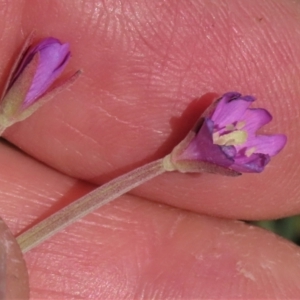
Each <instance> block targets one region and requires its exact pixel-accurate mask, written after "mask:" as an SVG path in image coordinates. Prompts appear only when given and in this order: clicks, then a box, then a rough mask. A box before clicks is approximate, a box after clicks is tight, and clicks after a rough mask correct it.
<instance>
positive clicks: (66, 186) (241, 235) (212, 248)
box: [0, 145, 300, 299]
mask: <svg viewBox="0 0 300 300" xmlns="http://www.w3.org/2000/svg"><path fill="white" fill-rule="evenodd" d="M0 154H1V155H0V163H1V166H2V170H3V171H2V172H1V174H0V182H1V191H0V204H1V214H2V215H3V217H4V218H5V220H6V221H7V223H8V224H9V225H10V227H11V229H12V230H13V231H14V232H18V231H20V229H23V228H24V227H25V226H27V225H30V224H31V223H32V222H33V221H34V220H35V219H36V216H40V217H43V216H45V215H47V214H48V213H49V212H50V211H51V210H56V209H58V208H59V207H60V206H62V205H63V203H64V202H67V201H72V200H73V198H74V199H75V198H76V197H78V196H79V195H80V194H81V193H83V192H86V191H84V190H88V189H90V188H91V186H88V185H84V184H80V183H78V182H77V181H76V180H74V179H72V178H68V177H67V176H64V175H61V174H59V173H58V172H56V171H54V170H51V169H49V168H47V167H45V166H44V165H42V164H40V163H38V162H36V161H35V160H33V159H31V158H29V157H28V156H25V155H24V154H21V153H19V152H17V151H15V150H12V149H11V148H7V147H5V146H3V145H0ZM8 162H10V163H8ZM29 170H30V172H29ZM25 176H26V177H27V180H25V179H24V177H25ZM2 209H3V211H2ZM21 212H22V213H21ZM299 254H300V252H299V249H298V248H297V247H296V246H295V245H293V244H291V243H289V242H287V241H285V240H283V239H281V238H278V237H276V236H275V235H273V234H271V233H268V232H266V231H264V230H261V229H258V228H255V227H250V226H248V225H245V224H243V223H242V222H238V221H230V220H222V219H216V218H212V217H204V216H198V215H196V214H193V213H190V212H187V211H181V210H179V209H174V208H171V207H168V206H163V205H158V204H155V203H153V202H150V201H146V200H144V199H141V198H137V197H133V196H123V197H121V198H120V199H119V200H116V201H115V202H113V203H111V204H109V205H107V206H105V207H103V208H102V209H99V210H98V211H97V212H95V213H93V214H90V215H89V216H87V217H85V218H84V219H82V220H81V221H79V222H77V223H75V224H73V225H71V226H70V227H68V228H67V229H66V230H64V231H63V232H61V233H59V234H57V235H55V236H54V237H52V238H51V239H50V240H49V241H46V242H45V243H44V244H42V245H40V246H39V247H38V248H36V249H35V250H32V251H30V252H29V253H28V254H26V255H25V258H26V261H27V266H28V268H29V275H30V276H29V277H30V286H31V298H32V299H74V298H79V299H86V298H91V299H123V298H128V299H143V298H145V299H150V298H162V299H169V298H172V299H198V298H201V299H220V298H222V299H251V298H253V299H257V298H260V299H273V298H276V297H277V298H279V299H293V298H296V297H297V296H298V295H299V292H300V291H299V284H298V280H297V278H299V275H300V274H299V272H300V270H299V267H298V266H299V263H300V261H299V260H300V255H299Z"/></svg>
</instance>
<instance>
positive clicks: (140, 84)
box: [5, 0, 300, 219]
mask: <svg viewBox="0 0 300 300" xmlns="http://www.w3.org/2000/svg"><path fill="white" fill-rule="evenodd" d="M33 3H36V5H32V3H31V4H30V5H25V7H24V19H23V24H22V25H23V27H24V28H25V30H26V31H27V32H28V31H30V30H31V29H32V28H39V34H40V35H41V36H44V35H48V34H50V35H54V36H58V37H60V38H61V39H62V40H66V41H69V42H70V43H71V45H72V50H73V61H72V63H71V65H70V68H82V69H83V70H84V75H83V76H82V78H81V80H80V81H78V83H77V84H76V86H74V87H72V90H71V91H66V92H65V93H63V94H61V95H60V96H58V97H57V99H55V100H54V101H53V102H51V103H49V105H47V106H45V107H44V108H43V109H41V110H40V111H39V112H38V113H36V114H35V115H34V116H32V117H31V118H30V119H28V120H27V121H25V122H23V123H20V124H18V125H16V126H14V127H13V128H12V129H10V130H8V131H7V133H6V135H5V136H6V137H7V138H8V139H9V140H10V141H12V142H13V143H15V144H16V145H18V146H19V147H21V148H22V149H24V150H25V151H26V152H28V153H30V154H31V155H33V156H35V157H36V158H38V159H40V160H42V161H44V162H46V163H47V164H49V165H50V166H52V167H54V168H56V169H58V170H61V171H63V172H64V173H67V174H69V175H72V176H75V177H78V178H82V179H85V180H89V181H92V182H95V183H98V184H100V183H103V182H106V181H108V180H109V179H112V178H113V177H115V176H117V175H119V174H121V173H123V172H125V171H128V170H129V169H132V168H134V167H136V166H139V165H141V164H143V163H145V162H147V161H150V160H153V159H155V158H159V157H161V156H163V155H165V154H167V153H168V152H169V151H170V150H171V149H172V147H173V146H175V145H176V143H177V142H179V141H180V139H181V138H182V137H184V135H185V134H186V133H187V131H188V129H189V128H190V126H191V125H192V124H193V122H194V121H195V119H196V118H197V117H198V116H197V114H195V108H196V107H198V104H197V103H196V104H195V103H193V104H191V103H192V102H193V100H194V99H196V98H199V97H201V95H205V94H207V93H208V92H217V93H222V92H225V91H228V90H239V91H241V92H243V93H245V94H249V93H250V94H254V95H255V96H257V97H258V99H259V100H258V103H257V106H260V107H265V108H267V109H268V110H270V111H271V112H272V114H273V116H274V120H275V121H274V122H273V123H272V124H271V125H270V126H268V128H267V129H265V132H273V133H277V132H278V133H286V134H287V135H288V146H287V147H286V149H284V151H283V152H282V153H280V154H279V155H278V156H277V157H275V158H274V159H273V161H272V162H271V164H270V166H268V168H267V170H266V171H265V172H264V173H263V174H261V175H258V176H257V175H252V174H250V175H243V176H242V177H241V178H238V179H235V178H234V179H232V178H223V177H219V176H211V175H203V176H200V177H198V178H192V179H191V178H190V177H189V176H186V175H180V174H167V175H165V176H161V177H160V178H158V179H157V180H153V181H152V182H151V183H149V184H146V185H144V186H143V187H141V188H139V189H137V190H136V191H135V192H134V193H135V195H139V196H141V195H142V196H143V197H146V198H147V199H153V200H156V201H161V202H163V203H167V204H171V205H173V206H177V207H181V208H185V209H189V210H193V211H197V212H202V213H206V214H212V215H215V216H225V217H231V218H244V219H258V218H275V217H282V216H286V215H290V214H295V213H299V212H300V202H299V201H298V199H299V188H298V178H299V168H298V165H299V160H300V157H299V152H298V148H299V145H298V143H300V141H299V139H298V138H297V127H298V125H297V124H298V122H299V120H298V118H297V115H298V114H299V110H300V108H299V104H298V81H299V76H300V75H299V67H298V66H299V63H298V60H299V55H298V53H299V50H300V46H299V45H300V43H298V42H297V40H298V39H300V35H299V34H298V32H299V31H298V29H297V28H298V22H299V21H298V18H299V5H298V3H296V2H293V1H284V0H281V1H276V2H274V1H271V0H270V1H269V0H268V1H263V2H261V1H259V0H255V1H252V0H251V1H250V0H249V1H248V0H247V1H243V2H236V1H223V2H222V4H220V3H215V4H214V3H211V2H210V1H200V0H199V1H197V2H193V1H181V2H178V3H177V2H176V3H175V2H167V3H164V4H163V5H159V3H160V2H158V1H152V2H151V3H148V2H147V5H145V3H142V2H141V3H139V4H136V3H134V4H133V3H131V2H130V1H129V2H126V4H125V5H123V4H122V5H121V4H118V2H114V1H112V2H110V3H105V2H102V1H96V0H95V1H91V0H90V1H85V2H84V4H82V5H79V4H74V3H73V4H70V2H68V1H60V2H59V3H55V5H53V4H52V2H51V5H50V2H49V1H43V2H42V3H40V2H38V1H37V2H33ZM76 3H77V2H76ZM62 28H63V32H62ZM7 51H8V50H7ZM6 55H7V54H6ZM202 100H203V99H200V106H201V103H203V102H202ZM182 114H183V117H181V116H182Z"/></svg>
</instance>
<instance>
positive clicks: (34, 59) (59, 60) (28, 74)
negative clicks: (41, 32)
mask: <svg viewBox="0 0 300 300" xmlns="http://www.w3.org/2000/svg"><path fill="white" fill-rule="evenodd" d="M69 59H70V50H69V44H67V43H66V44H62V43H61V42H60V41H59V40H58V39H55V38H52V37H48V38H45V39H43V40H41V41H40V42H39V43H38V44H36V45H35V46H30V47H27V49H26V50H25V53H24V54H23V55H21V59H20V61H18V62H17V63H16V64H15V65H16V68H15V69H14V70H13V71H12V74H11V75H10V77H9V80H8V83H7V87H6V89H5V92H4V97H3V99H2V100H1V104H0V124H1V126H2V127H3V128H6V127H8V126H10V125H12V124H14V123H15V122H18V121H21V120H24V119H25V118H26V117H28V116H29V115H31V114H32V113H33V112H34V111H35V110H36V109H37V108H38V107H40V106H41V105H42V104H44V103H45V102H46V100H47V101H48V100H49V99H50V98H52V97H53V96H54V95H55V94H56V93H53V92H54V91H56V92H58V91H60V90H62V87H63V88H65V87H66V83H67V84H68V83H70V82H71V81H73V79H75V78H74V75H77V74H78V72H77V73H76V74H74V75H73V76H72V77H71V78H69V80H68V81H67V82H65V83H64V84H63V85H61V86H60V87H55V88H52V85H53V83H54V81H55V80H56V79H57V78H58V77H59V76H60V75H61V73H62V72H63V70H64V68H65V66H66V64H67V63H68V61H69ZM75 77H77V76H75Z"/></svg>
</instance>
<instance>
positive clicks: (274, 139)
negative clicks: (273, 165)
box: [247, 134, 287, 156]
mask: <svg viewBox="0 0 300 300" xmlns="http://www.w3.org/2000/svg"><path fill="white" fill-rule="evenodd" d="M286 142H287V137H286V136H285V135H284V134H274V135H258V136H256V137H255V138H253V139H251V140H249V141H248V142H247V148H252V147H255V153H262V154H267V155H270V156H274V155H276V154H277V153H278V152H279V151H280V150H282V148H283V147H284V146H285V144H286Z"/></svg>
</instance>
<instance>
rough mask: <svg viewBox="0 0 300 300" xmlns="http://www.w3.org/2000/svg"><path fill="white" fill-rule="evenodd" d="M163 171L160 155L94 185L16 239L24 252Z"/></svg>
mask: <svg viewBox="0 0 300 300" xmlns="http://www.w3.org/2000/svg"><path fill="white" fill-rule="evenodd" d="M164 172H165V169H164V166H163V159H159V160H157V161H154V162H151V163H149V164H146V165H144V166H142V167H139V168H137V169H135V170H133V171H131V172H129V173H127V174H124V175H122V176H120V177H118V178H116V179H114V180H112V181H110V182H108V183H106V184H104V185H102V186H100V187H98V188H96V189H95V190H93V191H92V192H90V193H89V194H87V195H85V196H83V197H81V198H79V199H78V200H76V201H74V202H73V203H71V204H69V205H68V206H66V207H64V208H63V209H61V210H59V211H58V212H56V213H54V214H53V215H51V216H50V217H48V218H46V219H45V220H43V221H41V222H40V223H38V224H37V225H35V226H33V227H32V228H30V229H28V230H27V231H25V232H24V233H21V234H20V235H19V236H18V237H17V241H18V243H19V245H20V248H21V250H22V252H23V253H26V252H27V251H29V250H30V249H32V248H34V247H35V246H37V245H39V244H40V243H42V242H43V241H45V240H46V239H48V238H49V237H51V236H52V235H54V234H55V233H57V232H59V231H60V230H62V229H64V228H65V227H67V226H68V225H70V224H72V223H73V222H75V221H76V220H78V219H80V218H82V217H84V216H85V215H87V214H89V213H90V212H93V211H94V210H96V209H97V208H99V207H101V206H103V205H105V204H107V203H108V202H110V201H112V200H114V199H116V198H118V197H119V196H121V195H122V194H124V193H126V192H128V191H130V190H131V189H133V188H135V187H137V186H139V185H140V184H142V183H144V182H146V181H148V180H150V179H152V178H153V177H156V176H157V175H159V174H162V173H164Z"/></svg>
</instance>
